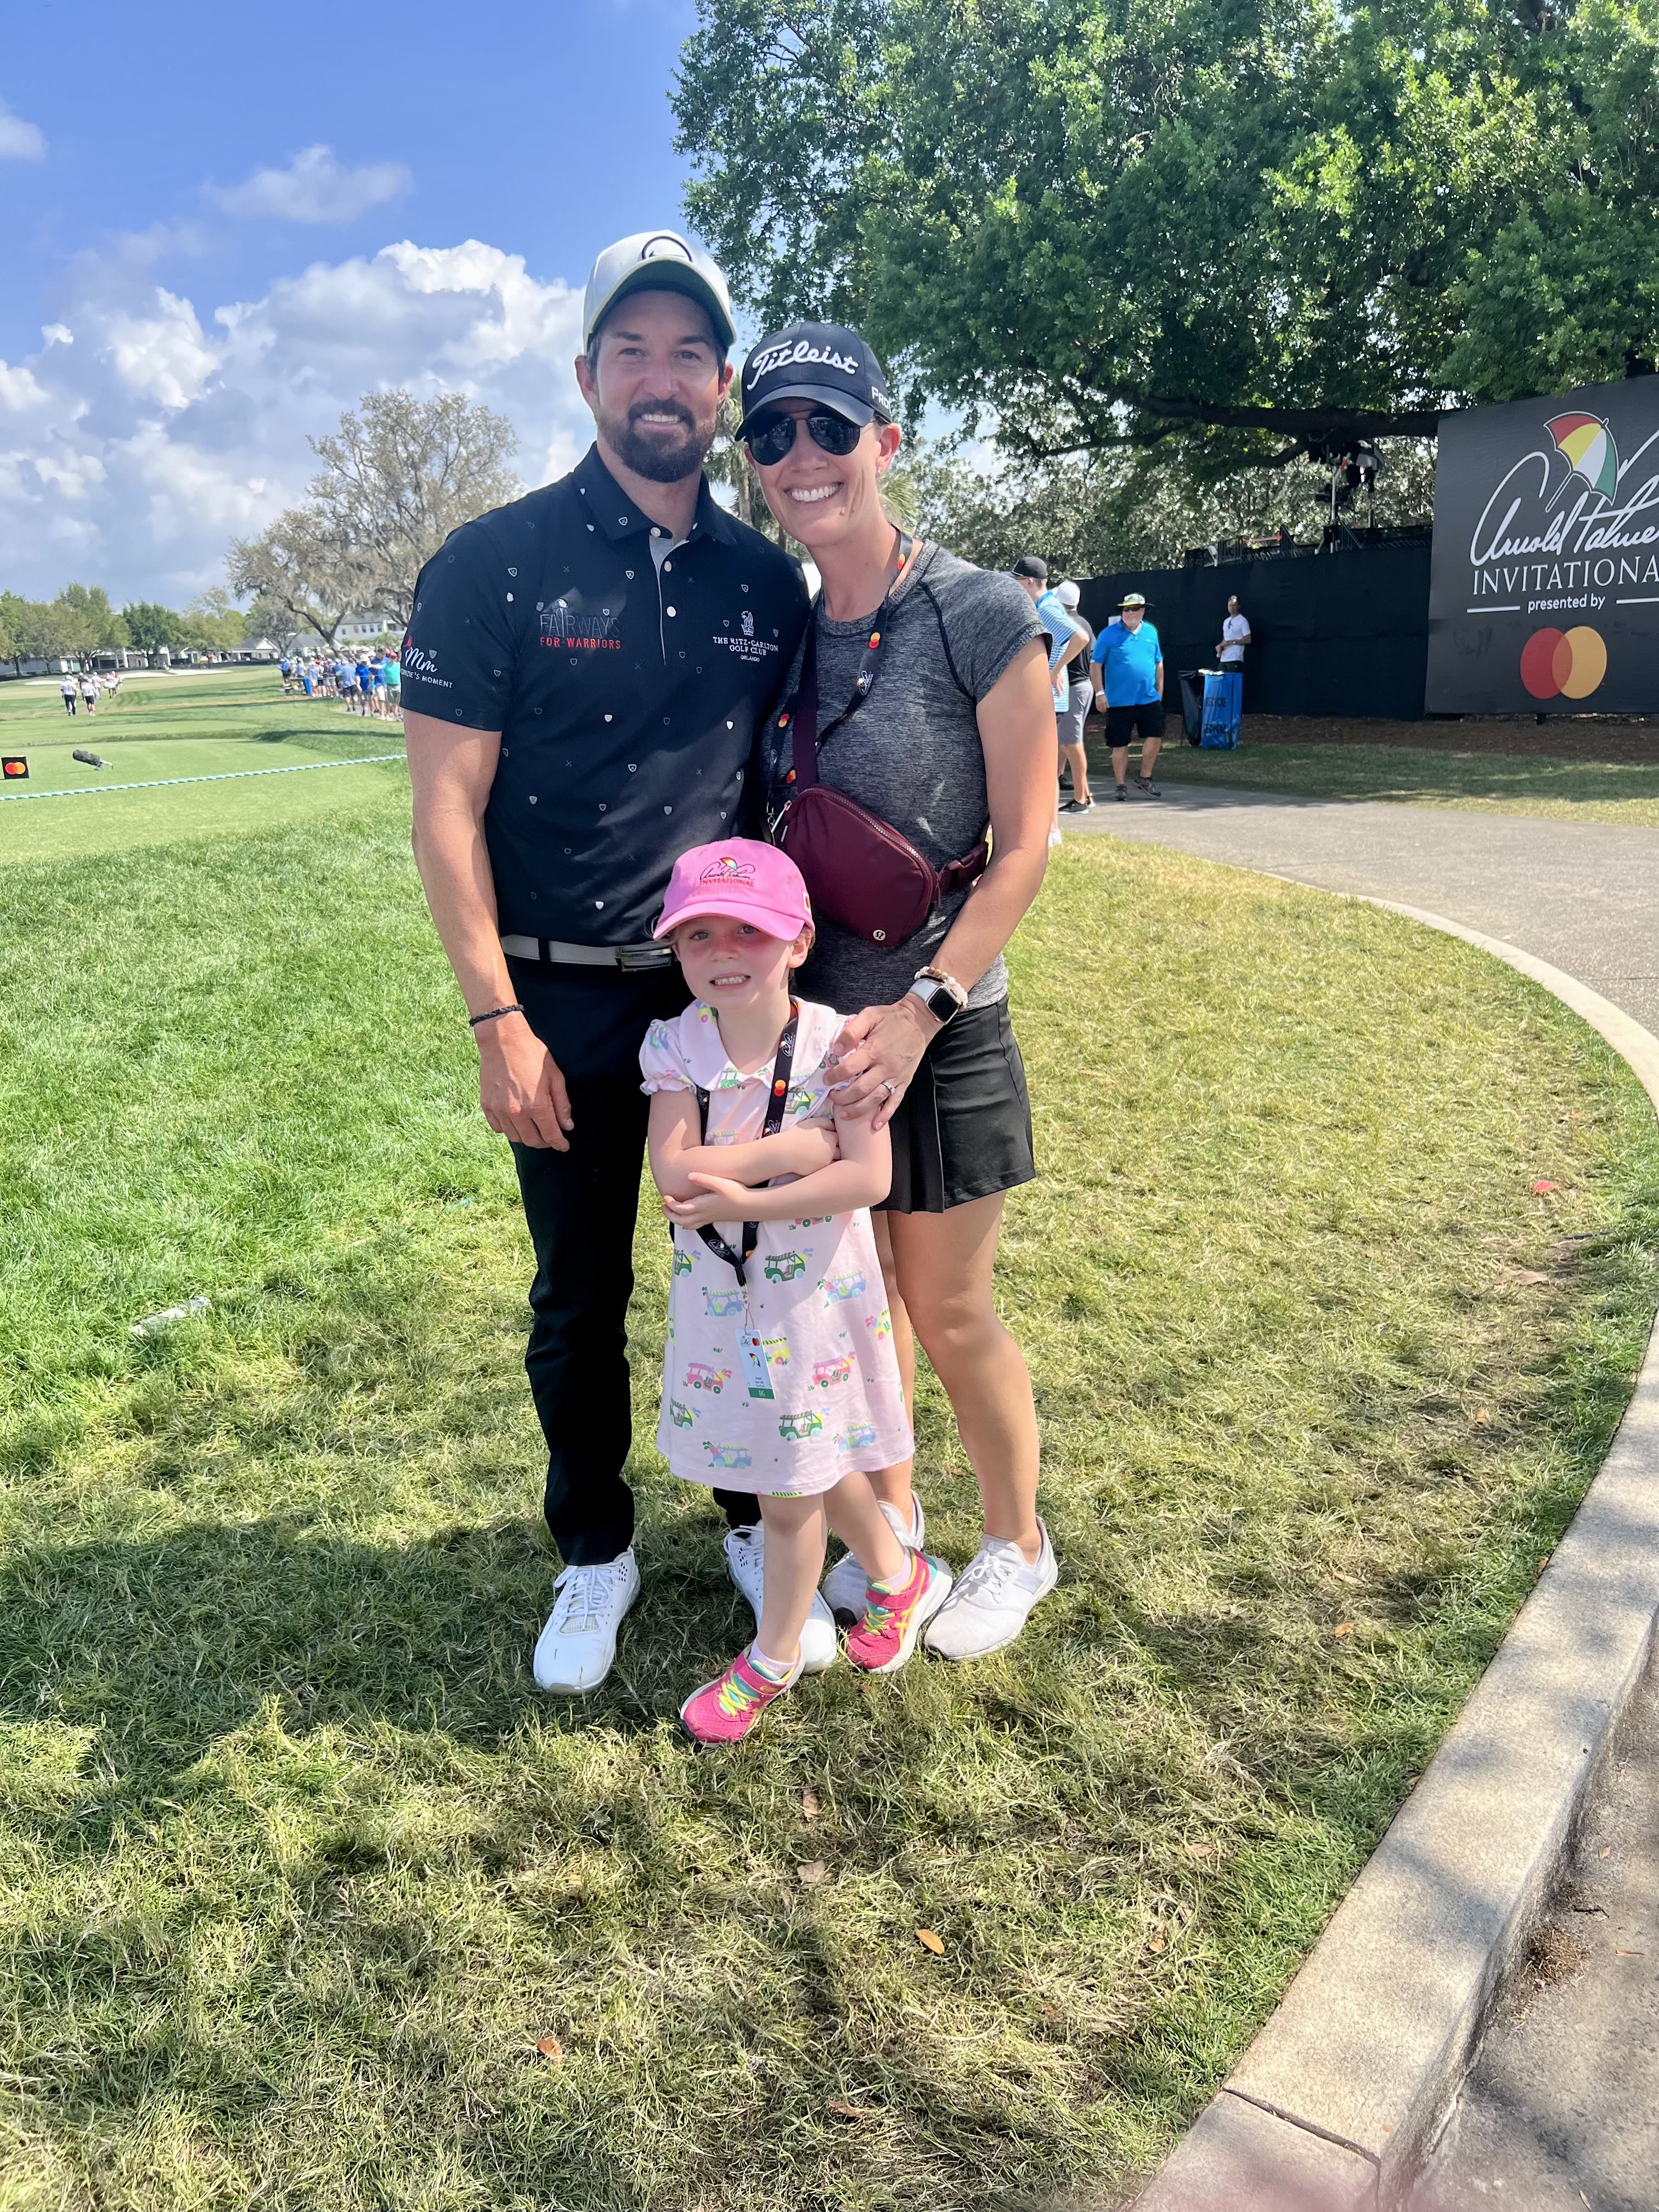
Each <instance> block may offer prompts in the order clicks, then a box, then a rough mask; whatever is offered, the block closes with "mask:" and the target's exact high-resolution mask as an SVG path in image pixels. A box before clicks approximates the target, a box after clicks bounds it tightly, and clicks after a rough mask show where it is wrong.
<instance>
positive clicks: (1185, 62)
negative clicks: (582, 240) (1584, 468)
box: [676, 0, 1659, 461]
mask: <svg viewBox="0 0 1659 2212" xmlns="http://www.w3.org/2000/svg"><path fill="white" fill-rule="evenodd" d="M700 16H701V27H700V28H699V30H698V31H697V33H696V35H695V36H694V37H693V38H692V39H690V40H689V41H688V43H687V45H686V47H685V50H684V57H683V63H682V69H681V74H680V78H679V82H678V89H677V94H676V109H677V112H678V118H679V123H680V130H681V144H682V147H683V149H684V150H686V151H687V152H689V153H690V155H691V156H692V158H693V161H694V164H695V166H696V169H697V171H698V175H697V179H696V181H695V182H694V183H693V185H692V186H691V188H690V194H689V208H690V215H691V217H692V219H693V221H694V222H695V223H696V226H697V227H698V228H699V229H700V230H701V231H702V234H703V235H704V236H705V237H706V238H708V240H709V242H710V243H711V245H712V246H714V249H715V250H716V252H718V254H719V255H720V258H721V259H722V260H723V262H724V263H725V265H726V269H727V270H728V271H729V272H730V274H731V275H732V276H733V278H734V279H735V281H736V283H737V286H738V289H739V291H740V293H741V295H742V296H743V297H744V299H745V300H746V301H748V302H750V305H751V306H752V307H753V308H754V310H755V312H756V313H757V315H758V316H760V317H761V318H762V319H764V320H765V321H767V322H773V321H775V320H779V319H785V318H787V317H790V316H793V315H797V314H802V313H829V314H833V315H836V316H840V317H844V318H846V319H850V320H853V321H855V322H857V323H858V324H859V325H860V327H862V328H863V329H864V330H865V331H866V332H867V334H868V335H869V337H871V338H872V341H873V342H874V343H876V344H877V345H878V347H879V348H881V349H884V351H886V352H887V353H888V354H889V355H890V356H892V360H893V365H894V366H895V368H896V369H897V370H898V371H899V372H900V373H901V374H902V375H903V376H904V378H905V380H906V381H907V383H908V386H909V388H910V390H911V391H912V392H914V393H917V394H926V395H928V396H931V397H932V398H936V399H938V400H940V401H942V402H944V403H945V404H947V405H950V406H953V407H957V408H962V409H965V410H975V409H986V408H988V409H989V410H993V412H994V416H995V418H996V421H997V423H998V435H999V436H1000V439H1001V440H1002V441H1003V442H1004V443H1005V444H1006V446H1008V447H1010V448H1011V449H1012V450H1013V451H1015V452H1021V451H1023V452H1024V453H1027V454H1029V455H1031V456H1033V457H1041V456H1043V455H1047V454H1053V453H1061V452H1066V451H1085V452H1099V451H1101V450H1102V449H1103V448H1104V447H1107V446H1109V445H1111V444H1113V443H1115V442H1117V441H1121V440H1123V439H1124V438H1126V437H1127V438H1130V439H1133V440H1141V439H1146V438H1156V437H1158V436H1160V435H1168V434H1169V433H1170V432H1172V431H1179V432H1180V433H1182V435H1183V436H1184V437H1186V438H1188V439H1190V438H1194V437H1199V438H1203V439H1205V440H1207V441H1209V442H1210V443H1211V444H1212V446H1218V447H1220V448H1221V449H1222V452H1223V453H1228V454H1231V455H1236V456H1237V455H1241V454H1243V453H1255V454H1257V455H1259V456H1261V457H1264V458H1265V457H1267V456H1268V455H1270V454H1272V453H1277V452H1284V453H1288V452H1290V451H1293V450H1296V449H1297V447H1306V446H1307V445H1309V444H1318V443H1321V442H1323V441H1329V440H1337V441H1340V440H1343V439H1346V438H1347V437H1350V436H1353V435H1372V436H1376V435H1389V434H1393V435H1425V434H1427V433H1429V432H1431V430H1432V428H1433V427H1434V421H1435V416H1436V414H1437V411H1438V410H1439V409H1440V408H1441V407H1442V406H1443V405H1445V404H1463V403H1468V402H1477V401H1484V400H1497V399H1507V398H1515V397H1517V396H1519V395H1521V394H1522V393H1526V392H1534V391H1540V390H1552V389H1561V388H1564V387H1565V386H1567V385H1569V384H1571V383H1575V382H1579V381H1585V380H1596V379H1601V378H1609V377H1620V376H1623V375H1626V374H1635V373H1640V372H1645V371H1649V370H1651V368H1653V366H1654V362H1655V357H1656V354H1659V83H1656V75H1655V43H1656V37H1659V0H1512V3H1511V4H1507V5H1506V4H1504V0H1490V4H1488V0H1414V4H1413V5H1411V6H1405V5H1401V4H1398V3H1397V0H1382V4H1370V5H1360V6H1358V7H1339V6H1337V5H1335V4H1332V0H1107V4H1102V0H700ZM1214 458H1215V459H1217V460H1218V461H1219V460H1220V459H1221V458H1222V453H1217V454H1216V455H1215V457H1214Z"/></svg>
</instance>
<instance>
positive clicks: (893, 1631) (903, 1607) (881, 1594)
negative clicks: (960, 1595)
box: [847, 1552, 955, 1674]
mask: <svg viewBox="0 0 1659 2212" xmlns="http://www.w3.org/2000/svg"><path fill="white" fill-rule="evenodd" d="M954 1579H955V1577H953V1576H952V1574H951V1570H950V1569H949V1567H947V1566H946V1565H945V1562H944V1560H943V1559H933V1558H932V1557H930V1556H929V1554H928V1553H926V1552H918V1553H915V1572H914V1573H913V1574H912V1575H911V1577H910V1579H909V1581H908V1583H906V1584H905V1585H904V1588H903V1589H902V1590H878V1589H870V1588H869V1587H868V1585H867V1584H866V1589H865V1594H864V1618H863V1620H861V1621H860V1623H859V1625H858V1626H857V1627H856V1628H854V1629H852V1630H849V1632H848V1638H847V1656H848V1658H849V1659H850V1660H851V1661H852V1662H853V1664H854V1666H855V1667H862V1668H864V1670H865V1672H866V1674H896V1673H897V1672H898V1670H899V1668H901V1667H902V1665H903V1664H904V1662H905V1661H906V1660H907V1659H908V1657H909V1656H910V1654H911V1653H912V1652H913V1651H914V1650H915V1648H916V1638H917V1637H918V1636H920V1635H921V1632H922V1630H923V1629H924V1628H925V1627H926V1626H927V1623H928V1622H929V1621H930V1620H932V1619H933V1615H934V1614H935V1613H937V1612H938V1611H939V1607H941V1606H942V1605H943V1604H944V1602H945V1599H946V1598H947V1597H949V1596H950V1595H951V1583H952V1581H953V1580H954Z"/></svg>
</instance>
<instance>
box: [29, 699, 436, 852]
mask: <svg viewBox="0 0 1659 2212" xmlns="http://www.w3.org/2000/svg"><path fill="white" fill-rule="evenodd" d="M403 741H404V737H403V726H402V725H401V724H400V723H398V722H395V721H379V720H373V719H360V718H359V717H358V716H356V715H355V714H347V713H346V712H345V710H344V708H343V707H342V706H341V705H340V704H339V703H338V702H337V701H332V700H325V699H319V700H314V701H313V700H307V699H284V698H283V696H282V684H281V679H280V678H279V677H278V676H277V674H276V670H275V669H274V668H234V669H223V670H204V671H199V672H197V673H194V674H191V675H180V676H149V675H142V676H137V677H130V678H128V679H127V681H126V682H125V684H124V685H123V686H122V689H121V692H120V695H119V697H118V699H117V700H115V701H113V702H106V703H105V704H104V705H103V706H102V707H100V708H99V710H98V712H97V714H95V715H94V716H93V717H92V719H91V720H88V718H87V716H86V715H85V714H78V715H76V718H75V720H72V721H71V720H70V718H69V716H68V715H66V714H64V710H63V707H62V705H61V703H60V702H59V699H58V693H57V690H55V688H53V687H52V686H51V685H49V684H0V750H4V751H5V752H8V753H21V754H22V755H24V757H26V758H27V762H28V764H29V774H28V780H27V782H21V781H20V782H16V783H7V784H4V785H0V865H3V864H4V863H6V862H8V861H15V860H61V859H67V858H70V857H72V856H76V855H81V854H94V853H111V852H128V851H131V849H133V848H135V847H137V846H141V845H155V844H171V843H173V842H176V841H177V840H178V839H179V838H180V837H184V836H216V835H222V834H223V833H224V832H226V831H234V830H239V829H250V828H255V827H258V828H270V829H275V828H276V827H279V826H281V825H283V824H300V823H319V824H320V823H328V822H331V821H333V820H335V819H337V817H339V815H340V813H341V811H342V808H343V807H344V809H345V811H348V812H351V813H354V814H356V813H360V812H361V811H362V808H363V806H364V805H365V803H366V802H367V803H368V804H369V805H374V803H376V802H379V803H380V804H381V805H390V807H391V808H392V810H393V811H395V810H396V809H397V808H398V806H400V805H406V803H407V791H408V784H407V772H406V770H405V769H404V768H403V766H402V765H401V763H387V764H386V765H385V766H371V767H352V768H348V769H338V770H337V769H333V768H331V767H330V766H328V765H326V763H331V762H337V761H353V762H356V761H361V760H363V759H366V758H372V757H373V756H374V755H376V754H381V753H394V754H395V753H400V752H401V751H402V750H403ZM77 749H78V750H85V751H88V752H95V753H98V754H100V756H101V757H103V758H105V759H106V760H107V761H108V763H109V766H108V767H107V768H106V769H94V768H88V767H87V766H86V765H85V763H82V762H80V761H76V759H75V758H74V757H73V755H74V753H75V752H76V750H77ZM301 767H304V768H307V769H310V770H313V771H314V772H313V773H309V774H307V775H270V774H269V773H268V772H265V771H269V770H270V769H290V768H301ZM250 771H254V772H259V773H255V774H250ZM198 776H199V777H207V776H213V777H219V778H230V777H236V778H239V779H241V780H240V781H217V782H213V783H204V784H200V785H197V786H194V787H190V788H188V789H187V790H180V789H179V788H178V787H177V780H178V779H179V778H182V777H198ZM342 779H344V781H347V782H350V783H354V784H361V785H362V786H363V787H365V788H364V793H361V794H354V795H353V796H352V797H351V798H349V799H343V794H342V789H341V781H342ZM131 786H137V788H129V787H131ZM66 792H69V793H76V794H77V795H76V796H75V797H73V798H64V797H62V796H59V794H61V793H66Z"/></svg>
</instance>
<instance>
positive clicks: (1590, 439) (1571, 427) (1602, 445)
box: [1544, 415, 1619, 507]
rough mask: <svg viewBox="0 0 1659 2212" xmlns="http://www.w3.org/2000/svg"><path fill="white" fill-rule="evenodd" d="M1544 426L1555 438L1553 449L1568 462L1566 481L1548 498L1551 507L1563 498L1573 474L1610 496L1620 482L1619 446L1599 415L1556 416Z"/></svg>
mask: <svg viewBox="0 0 1659 2212" xmlns="http://www.w3.org/2000/svg"><path fill="white" fill-rule="evenodd" d="M1544 428H1546V429H1547V431H1548V432H1549V434H1550V435H1551V437H1552V438H1553V439H1554V441H1555V450H1556V452H1557V453H1559V454H1560V455H1561V456H1562V458H1563V459H1565V462H1566V464H1567V474H1566V481H1565V483H1563V484H1562V486H1561V489H1560V491H1558V492H1557V493H1556V495H1555V499H1553V500H1552V501H1551V502H1550V504H1551V506H1552V507H1553V506H1554V505H1555V504H1556V501H1559V499H1560V498H1561V497H1562V495H1563V494H1564V493H1565V491H1566V489H1567V487H1568V485H1570V484H1571V482H1572V480H1573V478H1574V477H1582V478H1583V481H1584V482H1585V483H1587V484H1588V485H1589V488H1590V489H1591V490H1592V491H1599V492H1600V493H1601V496H1602V497H1603V498H1604V499H1611V498H1612V497H1613V493H1614V491H1615V490H1616V489H1618V484H1619V448H1618V447H1617V446H1616V445H1614V443H1613V433H1612V431H1611V430H1610V429H1608V428H1607V424H1606V423H1605V422H1603V421H1602V420H1601V416H1599V415H1558V416H1556V417H1555V419H1554V420H1553V422H1546V423H1545V425H1544Z"/></svg>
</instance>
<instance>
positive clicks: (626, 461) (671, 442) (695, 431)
mask: <svg viewBox="0 0 1659 2212" xmlns="http://www.w3.org/2000/svg"><path fill="white" fill-rule="evenodd" d="M665 414H673V415H675V416H678V418H679V421H680V422H681V424H682V425H683V426H684V427H683V431H682V435H680V436H678V437H668V436H665V435H662V434H660V433H658V432H653V431H646V430H640V429H636V428H635V423H636V422H637V420H638V418H639V417H640V416H641V415H665ZM595 415H596V418H597V420H598V423H599V435H600V436H601V437H602V438H603V439H604V440H605V444H606V445H607V446H609V447H610V448H611V452H612V453H614V454H615V455H616V456H617V459H618V460H619V461H620V462H621V463H622V464H623V467H624V468H629V469H631V470H632V471H634V474H635V476H636V477H645V479H646V480H647V483H683V482H684V479H685V478H686V477H694V476H696V473H697V471H698V470H699V469H701V468H702V465H703V460H704V458H705V456H706V455H707V453H708V448H709V447H711V446H712V445H713V444H714V416H713V415H710V416H709V417H708V421H707V422H698V421H697V419H696V416H694V415H693V414H692V412H691V410H690V408H689V407H683V406H681V405H680V404H679V402H678V400H673V399H669V400H662V399H652V400H642V401H641V403H640V404H639V405H638V406H636V407H630V408H629V410H628V412H627V414H626V415H625V416H621V415H608V414H606V413H605V410H604V409H603V408H599V409H596V410H595Z"/></svg>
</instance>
